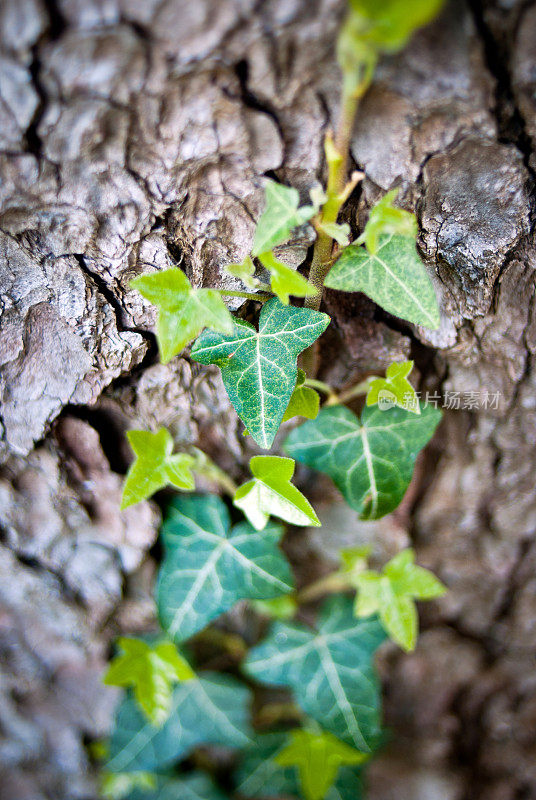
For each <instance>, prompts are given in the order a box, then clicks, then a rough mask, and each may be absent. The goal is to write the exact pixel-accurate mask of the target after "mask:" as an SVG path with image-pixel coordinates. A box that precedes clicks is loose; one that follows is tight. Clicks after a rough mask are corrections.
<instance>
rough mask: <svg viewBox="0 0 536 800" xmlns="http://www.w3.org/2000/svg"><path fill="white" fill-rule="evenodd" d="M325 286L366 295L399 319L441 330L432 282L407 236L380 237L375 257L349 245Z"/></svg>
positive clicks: (413, 243) (358, 247) (364, 250)
mask: <svg viewBox="0 0 536 800" xmlns="http://www.w3.org/2000/svg"><path fill="white" fill-rule="evenodd" d="M325 285H326V286H327V287H328V288H330V289H339V290H340V291H342V292H363V293H364V294H366V295H368V297H370V298H371V300H374V302H375V303H377V304H378V305H379V306H381V307H382V308H384V309H385V310H386V311H388V312H389V313H390V314H393V315H394V316H396V317H400V318H401V319H406V320H408V321H409V322H413V323H414V324H415V325H424V327H426V328H432V329H434V330H435V329H436V328H438V327H439V308H438V305H437V300H436V296H435V292H434V288H433V286H432V282H431V280H430V278H429V277H428V273H427V272H426V270H425V268H424V265H423V263H422V261H421V259H420V258H419V255H418V253H417V250H416V247H415V242H414V241H413V239H410V238H409V237H408V236H400V235H394V234H393V235H390V236H381V237H380V241H379V245H378V249H377V251H376V253H374V254H372V253H369V252H368V250H366V248H364V247H362V246H360V245H356V244H352V245H350V246H349V247H347V248H346V249H345V250H343V252H342V255H341V256H340V258H339V259H338V261H336V262H335V264H334V265H333V267H332V268H331V270H330V272H329V274H328V277H327V278H326V282H325Z"/></svg>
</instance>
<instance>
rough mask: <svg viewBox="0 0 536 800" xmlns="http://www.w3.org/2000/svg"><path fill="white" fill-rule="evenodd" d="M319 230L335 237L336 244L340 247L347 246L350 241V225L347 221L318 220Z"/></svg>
mask: <svg viewBox="0 0 536 800" xmlns="http://www.w3.org/2000/svg"><path fill="white" fill-rule="evenodd" d="M318 227H319V228H320V230H322V231H324V233H327V235H328V236H331V238H332V239H335V241H336V242H337V244H340V246H341V247H347V246H348V243H349V241H350V226H349V225H348V223H347V222H343V223H339V222H320V223H319V224H318Z"/></svg>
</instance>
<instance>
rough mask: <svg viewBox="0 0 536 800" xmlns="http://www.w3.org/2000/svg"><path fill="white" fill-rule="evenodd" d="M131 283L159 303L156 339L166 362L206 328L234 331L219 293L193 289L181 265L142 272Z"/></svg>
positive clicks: (213, 290)
mask: <svg viewBox="0 0 536 800" xmlns="http://www.w3.org/2000/svg"><path fill="white" fill-rule="evenodd" d="M130 285H131V286H132V288H134V289H137V290H138V292H139V293H140V294H141V295H143V297H145V298H146V299H147V300H149V301H150V302H151V303H153V304H154V305H156V306H158V309H159V311H158V321H157V323H156V338H157V340H158V347H159V349H160V357H161V360H162V363H163V364H167V362H168V361H170V359H172V358H173V356H176V355H177V353H180V352H181V350H184V348H185V347H186V345H187V344H189V343H190V342H191V341H193V340H194V339H195V337H196V336H197V335H198V334H199V333H200V332H201V331H202V330H203V328H213V329H214V330H216V331H219V332H220V333H232V332H233V318H232V316H231V314H230V313H229V311H228V309H227V306H226V305H225V303H224V302H223V300H222V298H221V295H220V294H219V292H217V291H215V289H194V288H192V284H191V283H190V281H189V280H188V278H187V277H186V275H185V274H184V272H183V271H182V270H180V269H178V268H177V267H172V268H171V269H166V270H163V271H162V272H154V273H151V274H150V275H140V276H139V277H138V278H134V280H133V281H131V282H130Z"/></svg>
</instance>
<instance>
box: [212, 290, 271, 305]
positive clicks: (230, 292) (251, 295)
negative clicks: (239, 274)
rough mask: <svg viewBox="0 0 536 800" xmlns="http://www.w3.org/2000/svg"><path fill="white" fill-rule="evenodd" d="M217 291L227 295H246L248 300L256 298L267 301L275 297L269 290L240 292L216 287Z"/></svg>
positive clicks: (258, 300)
mask: <svg viewBox="0 0 536 800" xmlns="http://www.w3.org/2000/svg"><path fill="white" fill-rule="evenodd" d="M215 291H217V292H219V293H220V294H221V295H222V296H225V297H245V298H246V300H255V301H256V302H258V303H266V301H267V300H271V299H272V297H273V294H271V293H269V292H240V291H233V290H231V289H216V290H215Z"/></svg>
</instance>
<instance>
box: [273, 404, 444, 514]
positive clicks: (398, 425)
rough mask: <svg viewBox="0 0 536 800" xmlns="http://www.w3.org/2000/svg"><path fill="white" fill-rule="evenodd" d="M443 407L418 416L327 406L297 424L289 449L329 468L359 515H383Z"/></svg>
mask: <svg viewBox="0 0 536 800" xmlns="http://www.w3.org/2000/svg"><path fill="white" fill-rule="evenodd" d="M440 418H441V411H439V409H436V408H433V407H432V406H430V405H427V406H424V408H423V409H422V414H421V415H420V416H417V415H416V414H411V413H410V412H409V411H404V410H403V409H401V408H390V409H389V410H387V411H381V410H380V408H379V407H378V406H371V407H368V408H365V409H363V413H362V415H361V420H359V419H358V417H356V415H355V414H353V413H352V411H350V410H349V409H348V408H345V407H344V406H335V407H332V408H323V409H322V410H321V411H320V413H319V415H318V417H317V418H316V419H315V420H310V421H309V422H306V423H304V424H303V425H300V426H299V427H298V428H295V429H294V430H293V431H292V432H291V433H290V435H289V436H288V437H287V439H286V442H285V450H286V452H287V453H288V454H289V455H290V456H292V458H295V459H296V460H297V461H301V462H302V463H304V464H307V465H308V466H309V467H313V468H314V469H317V470H318V471H319V472H325V473H326V475H329V477H330V478H331V479H332V481H333V482H334V484H335V485H336V486H337V488H338V489H339V490H340V491H341V492H342V494H343V495H344V498H345V500H346V502H347V503H348V505H349V506H351V507H352V508H354V509H355V510H356V511H358V512H359V514H360V516H361V519H379V518H380V517H383V516H384V515H385V514H389V512H391V511H393V510H394V509H395V508H396V507H397V505H398V504H399V503H400V501H401V500H402V497H403V496H404V492H405V491H406V489H407V488H408V485H409V482H410V481H411V477H412V475H413V469H414V466H415V459H416V458H417V454H418V453H419V451H420V450H421V449H422V448H423V447H424V446H425V445H426V444H427V442H428V441H429V440H430V439H431V438H432V436H433V433H434V431H435V429H436V427H437V424H438V422H439V420H440Z"/></svg>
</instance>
